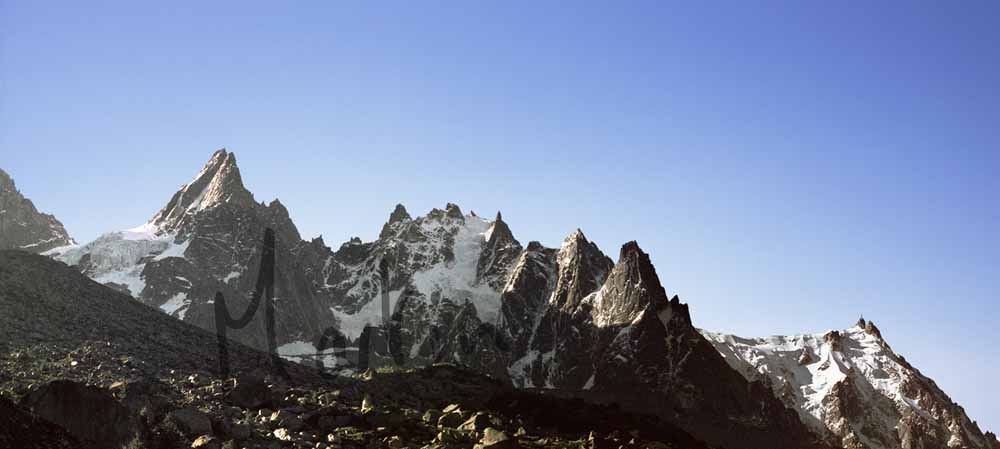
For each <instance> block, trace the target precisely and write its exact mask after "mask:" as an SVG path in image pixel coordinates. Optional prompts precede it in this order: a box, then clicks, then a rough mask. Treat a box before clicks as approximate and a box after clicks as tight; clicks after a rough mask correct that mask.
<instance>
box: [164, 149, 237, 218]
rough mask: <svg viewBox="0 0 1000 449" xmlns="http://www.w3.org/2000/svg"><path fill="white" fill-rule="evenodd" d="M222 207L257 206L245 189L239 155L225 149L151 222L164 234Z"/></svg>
mask: <svg viewBox="0 0 1000 449" xmlns="http://www.w3.org/2000/svg"><path fill="white" fill-rule="evenodd" d="M223 203H233V204H236V205H240V206H246V207H251V206H253V205H255V204H256V203H255V202H254V199H253V195H252V194H251V193H250V192H249V191H248V190H247V189H246V187H244V186H243V178H242V176H240V169H239V167H237V166H236V154H235V153H230V152H227V151H226V149H225V148H223V149H221V150H218V151H216V152H215V153H214V154H212V157H211V159H209V160H208V162H207V163H206V164H205V166H204V167H203V168H202V169H201V171H200V172H198V174H197V175H196V176H195V177H194V179H192V180H191V182H190V183H188V184H185V185H183V186H181V189H180V190H179V191H177V193H175V194H174V196H173V197H172V198H171V199H170V202H169V203H167V205H166V206H165V207H164V208H163V209H161V210H160V212H158V213H157V214H156V215H155V216H153V218H152V219H151V220H150V221H149V222H150V224H152V225H153V226H155V227H157V228H159V229H161V230H166V231H174V230H176V229H177V228H179V227H180V226H181V225H182V224H183V223H185V222H186V221H187V217H188V216H190V215H193V214H195V213H197V212H199V211H202V210H205V209H209V208H211V207H214V206H217V205H219V204H223Z"/></svg>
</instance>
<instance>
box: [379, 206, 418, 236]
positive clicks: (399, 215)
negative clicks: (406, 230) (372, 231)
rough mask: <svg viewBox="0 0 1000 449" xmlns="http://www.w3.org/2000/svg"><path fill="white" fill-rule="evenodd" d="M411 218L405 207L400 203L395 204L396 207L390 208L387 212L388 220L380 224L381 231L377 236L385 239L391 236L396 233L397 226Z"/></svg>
mask: <svg viewBox="0 0 1000 449" xmlns="http://www.w3.org/2000/svg"><path fill="white" fill-rule="evenodd" d="M411 220H412V217H410V213H409V212H407V211H406V207H404V206H403V205H402V204H397V205H396V208H395V209H393V210H392V213H391V214H389V221H387V222H386V223H385V225H383V226H382V231H381V232H379V234H378V238H380V239H385V238H389V237H392V236H393V235H395V233H396V228H397V226H399V225H401V224H405V223H409V222H410V221H411Z"/></svg>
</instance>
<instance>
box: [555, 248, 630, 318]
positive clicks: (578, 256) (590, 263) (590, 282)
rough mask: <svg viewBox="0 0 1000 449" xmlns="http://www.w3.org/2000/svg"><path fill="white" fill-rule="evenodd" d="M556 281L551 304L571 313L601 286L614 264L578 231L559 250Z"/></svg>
mask: <svg viewBox="0 0 1000 449" xmlns="http://www.w3.org/2000/svg"><path fill="white" fill-rule="evenodd" d="M556 261H557V263H558V265H559V277H558V281H557V282H556V288H555V291H554V292H553V294H552V299H551V301H552V302H553V303H554V304H556V305H557V306H558V307H559V308H560V309H562V310H564V311H570V310H574V309H575V308H576V306H577V305H578V304H579V303H580V302H581V301H582V300H583V298H585V297H586V296H587V295H589V294H590V293H593V292H595V291H597V289H599V288H601V285H604V282H605V280H606V279H607V277H608V273H609V272H611V269H612V268H613V267H614V265H615V263H614V261H612V260H611V258H610V257H608V256H606V255H605V254H604V253H603V252H601V250H600V248H598V247H597V244H595V243H594V242H591V241H589V240H587V237H586V236H585V235H583V231H581V230H580V229H577V230H576V231H573V233H571V234H570V235H568V236H567V237H566V238H565V239H564V240H563V243H562V245H561V246H560V247H559V254H558V256H557V258H556Z"/></svg>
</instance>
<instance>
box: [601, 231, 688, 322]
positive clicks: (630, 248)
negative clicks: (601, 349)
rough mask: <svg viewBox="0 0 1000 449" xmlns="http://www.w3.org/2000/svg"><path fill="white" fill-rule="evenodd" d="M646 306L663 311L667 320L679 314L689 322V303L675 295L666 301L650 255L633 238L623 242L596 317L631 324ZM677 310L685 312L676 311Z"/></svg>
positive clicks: (664, 292)
mask: <svg viewBox="0 0 1000 449" xmlns="http://www.w3.org/2000/svg"><path fill="white" fill-rule="evenodd" d="M646 310H651V311H655V312H657V313H660V314H661V319H662V320H664V321H665V324H666V321H670V320H672V319H673V318H674V317H677V316H679V317H680V318H681V319H682V320H683V321H686V322H687V323H688V324H690V317H689V316H688V315H687V305H684V304H681V303H680V299H679V298H678V297H676V296H675V297H674V298H673V299H672V300H671V301H667V293H666V291H665V290H664V289H663V285H661V284H660V278H659V277H658V276H657V275H656V269H655V268H653V264H652V262H650V260H649V255H648V254H646V253H645V252H643V251H642V249H641V248H639V244H638V243H636V242H635V241H631V242H628V243H626V244H624V245H622V249H621V252H620V254H619V256H618V263H617V264H616V265H615V267H614V269H612V270H611V274H610V275H609V276H608V281H607V282H606V283H605V284H604V287H603V288H602V289H601V293H600V298H599V300H598V301H597V303H596V304H595V306H594V318H595V320H594V321H595V322H596V323H598V325H600V326H607V325H616V324H628V323H630V322H632V321H633V320H635V319H636V318H637V317H638V316H639V314H640V313H642V312H643V311H646ZM668 311H669V313H665V312H668ZM678 311H679V312H682V313H680V314H677V313H675V312H678Z"/></svg>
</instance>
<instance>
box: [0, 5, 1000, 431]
mask: <svg viewBox="0 0 1000 449" xmlns="http://www.w3.org/2000/svg"><path fill="white" fill-rule="evenodd" d="M169 3H170V5H169V6H166V5H164V6H149V5H142V6H139V5H138V4H135V2H120V3H110V2H86V4H84V3H83V2H65V3H60V2H11V1H8V0H0V167H2V168H4V169H5V170H7V171H8V172H10V173H11V174H12V175H13V176H14V178H15V180H16V181H17V183H18V186H19V187H20V188H21V190H22V191H23V192H25V193H26V194H27V195H28V196H29V197H31V198H32V199H33V200H34V201H35V202H36V204H37V205H38V206H39V207H40V208H41V209H42V210H44V211H47V212H51V213H54V214H56V215H57V216H58V217H59V218H60V219H61V220H62V221H63V222H64V223H65V224H66V226H67V228H68V229H69V231H70V232H71V233H72V234H73V235H74V236H75V237H76V238H77V239H78V240H82V241H86V240H90V239H92V238H94V237H96V236H97V235H98V234H99V233H101V232H103V231H107V230H113V229H122V228H127V227H132V226H136V225H138V224H141V223H143V222H144V221H145V220H146V219H148V218H149V217H150V216H152V214H153V213H155V212H156V210H158V209H159V208H160V207H162V205H163V204H165V203H166V201H167V200H168V199H169V197H170V195H171V194H172V193H173V192H174V191H175V190H177V188H178V187H179V186H180V185H181V184H182V183H184V182H187V181H188V180H189V179H190V178H191V177H193V176H194V174H195V173H196V172H197V171H198V170H199V169H200V168H201V165H202V164H203V163H204V162H205V160H207V159H208V157H209V156H210V155H211V153H212V152H213V151H214V150H216V149H217V148H220V147H226V148H228V149H230V150H232V151H234V152H236V154H237V156H238V160H239V164H240V167H241V169H242V171H243V174H244V180H245V182H246V184H247V185H248V187H249V188H250V189H251V190H252V191H253V192H254V193H255V195H256V197H257V199H258V200H270V199H272V198H275V197H278V198H280V199H281V200H282V202H283V203H285V204H286V205H287V206H288V208H289V210H290V212H291V214H292V218H293V219H294V220H295V221H296V223H297V224H298V225H299V228H300V230H301V231H302V233H303V235H304V236H307V237H311V236H315V235H318V234H323V235H324V237H325V239H326V241H327V242H328V243H329V244H331V245H337V244H339V242H341V241H344V240H346V239H348V238H349V237H351V236H355V235H357V236H360V237H362V238H365V239H372V238H374V237H375V236H376V235H377V233H378V230H379V229H380V226H381V224H382V223H383V222H384V221H385V219H386V218H387V217H388V214H389V212H390V211H391V210H392V207H393V205H395V204H396V203H397V202H401V203H403V204H405V205H406V206H407V207H408V208H409V210H410V211H411V213H415V214H416V213H419V214H422V213H425V212H426V211H427V210H429V209H430V208H432V207H441V206H443V205H444V204H445V203H446V202H455V203H458V204H459V205H461V206H462V207H463V209H464V210H469V209H472V210H475V211H476V212H478V213H480V214H482V215H492V214H493V213H495V212H496V210H497V209H500V210H502V211H503V213H504V217H505V218H506V220H507V221H508V222H509V223H510V224H511V227H512V229H513V231H514V233H515V235H516V236H517V237H518V238H519V239H521V240H522V241H524V242H526V241H528V240H540V241H541V242H543V243H545V244H548V245H552V246H554V245H557V244H558V243H559V242H560V241H561V240H562V238H563V237H564V236H565V235H567V234H569V233H570V232H571V231H572V230H574V229H576V228H577V227H580V228H582V229H583V230H584V232H585V233H586V234H587V235H588V236H589V237H590V238H591V239H592V240H594V241H596V242H597V243H598V244H599V245H600V246H601V248H602V249H604V251H605V252H607V253H608V254H610V255H612V256H613V257H616V256H617V253H618V248H619V247H620V245H621V244H622V243H624V242H626V241H628V240H633V239H634V240H637V241H638V242H639V243H640V245H641V246H642V247H643V248H644V249H645V250H646V251H647V252H649V253H650V254H651V257H652V259H653V261H654V263H655V264H656V266H657V270H658V273H659V274H660V276H661V278H662V280H663V283H664V285H665V286H666V288H667V289H668V291H669V292H671V293H677V294H679V295H680V296H681V298H682V299H684V300H685V301H687V302H689V303H690V304H691V307H692V316H693V318H694V320H695V321H696V324H697V325H699V326H701V327H705V328H709V329H713V330H721V331H726V332H733V333H738V334H743V335H768V334H779V333H782V334H784V333H802V332H820V331H823V330H826V329H830V328H842V327H848V326H850V325H852V324H853V323H854V321H855V320H856V319H857V317H858V315H859V314H862V313H864V315H865V316H866V317H867V318H871V319H873V320H875V322H876V323H877V324H878V325H879V326H880V327H881V329H882V332H883V334H884V335H885V336H886V338H887V339H888V341H889V342H890V343H891V344H892V346H893V348H894V349H896V350H897V351H898V352H900V353H902V354H904V355H905V356H906V357H907V359H908V360H910V361H911V362H912V363H913V364H915V365H916V366H917V367H919V368H920V369H921V370H922V371H923V372H924V373H925V374H927V375H930V376H932V377H933V378H935V379H936V380H937V381H938V383H939V384H940V385H941V386H942V387H943V388H944V389H945V390H946V391H947V392H948V393H949V394H951V395H952V396H953V399H955V400H956V401H958V402H959V403H961V404H962V405H964V406H965V407H966V409H967V411H968V412H969V414H970V415H971V416H972V417H973V419H977V420H979V422H980V424H981V425H982V427H985V428H988V429H992V430H994V431H997V430H1000V405H998V404H1000V396H998V393H997V390H996V388H995V382H991V381H995V377H996V376H997V373H998V370H1000V361H998V360H997V359H998V358H1000V357H998V356H1000V350H998V349H997V346H996V342H997V341H1000V329H998V327H997V326H996V325H995V323H996V317H997V316H998V314H1000V306H998V305H997V301H996V296H997V292H998V291H1000V264H998V263H997V254H998V250H1000V237H998V236H997V233H996V231H997V230H998V229H1000V226H998V224H1000V206H998V204H1000V202H998V201H997V199H996V195H997V193H998V192H1000V179H998V176H997V173H998V171H1000V134H998V132H1000V131H998V129H1000V127H998V126H997V120H998V118H1000V74H998V69H1000V52H998V51H997V50H996V45H997V42H1000V26H998V25H1000V6H998V4H997V3H996V2H974V1H968V2H958V3H955V2H907V3H901V4H894V3H893V2H878V3H879V4H878V5H872V4H869V3H870V2H846V3H844V2H839V3H838V4H818V2H764V3H760V2H753V4H751V2H732V3H719V4H713V5H708V4H704V5H699V6H691V5H682V4H673V3H669V2H629V3H627V4H626V5H622V4H620V2H617V3H618V4H615V3H616V2H606V3H603V4H602V3H586V2H579V3H574V4H573V5H572V7H567V5H566V3H565V2H524V3H519V2H498V3H502V4H500V5H484V4H481V3H484V2H454V3H437V2H426V3H423V4H420V5H417V4H415V2H400V3H379V4H376V2H342V3H341V2H315V3H309V2H296V3H295V5H294V6H284V7H281V8H279V7H276V6H275V5H276V4H275V3H273V2H267V3H263V2H262V3H253V2H233V3H224V2H211V3H213V4H212V5H201V4H199V3H207V2H198V3H195V2H192V3H186V4H181V3H182V2H169ZM474 3H475V5H473V4H474Z"/></svg>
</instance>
